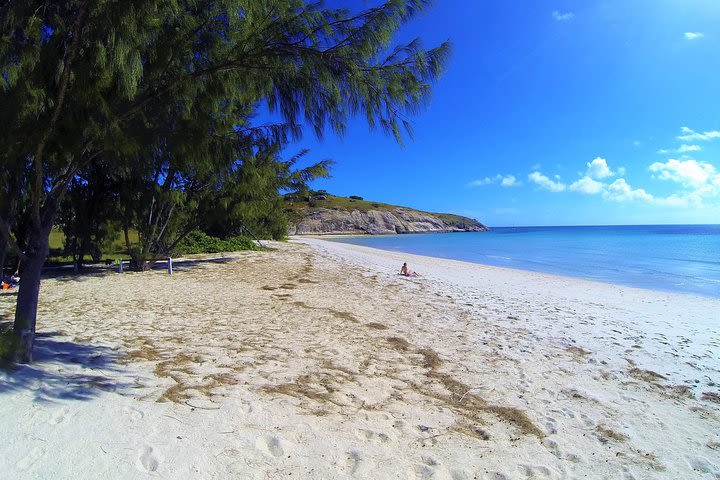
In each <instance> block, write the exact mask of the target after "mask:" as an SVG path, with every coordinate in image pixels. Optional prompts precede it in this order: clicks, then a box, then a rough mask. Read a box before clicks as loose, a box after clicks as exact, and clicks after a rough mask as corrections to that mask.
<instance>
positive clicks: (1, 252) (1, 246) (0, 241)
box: [0, 235, 8, 281]
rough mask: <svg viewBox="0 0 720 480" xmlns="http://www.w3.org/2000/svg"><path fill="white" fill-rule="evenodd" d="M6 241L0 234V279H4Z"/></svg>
mask: <svg viewBox="0 0 720 480" xmlns="http://www.w3.org/2000/svg"><path fill="white" fill-rule="evenodd" d="M7 250H8V241H7V240H6V239H5V237H3V236H2V235H0V281H3V280H5V260H7Z"/></svg>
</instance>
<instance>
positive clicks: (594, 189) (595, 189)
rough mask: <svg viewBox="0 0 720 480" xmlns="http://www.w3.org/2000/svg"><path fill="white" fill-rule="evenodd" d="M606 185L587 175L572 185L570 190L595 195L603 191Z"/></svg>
mask: <svg viewBox="0 0 720 480" xmlns="http://www.w3.org/2000/svg"><path fill="white" fill-rule="evenodd" d="M604 187H605V185H604V184H603V183H601V182H598V181H596V180H593V179H592V178H590V177H589V176H587V175H585V176H584V177H582V178H581V179H580V180H577V181H576V182H574V183H572V184H571V185H570V187H569V188H570V190H572V191H573V192H579V193H584V194H586V195H594V194H596V193H600V192H602V191H603V188H604Z"/></svg>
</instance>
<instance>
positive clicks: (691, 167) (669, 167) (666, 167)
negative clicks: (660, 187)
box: [650, 158, 715, 188]
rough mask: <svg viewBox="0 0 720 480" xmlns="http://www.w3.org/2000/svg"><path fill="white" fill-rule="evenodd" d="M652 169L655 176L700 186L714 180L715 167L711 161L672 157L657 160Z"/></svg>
mask: <svg viewBox="0 0 720 480" xmlns="http://www.w3.org/2000/svg"><path fill="white" fill-rule="evenodd" d="M650 171H651V172H653V173H655V174H656V175H654V176H655V178H659V179H660V180H670V181H673V182H677V183H680V184H682V185H685V186H691V187H695V188H697V187H699V186H701V185H705V184H707V183H708V181H709V180H712V179H713V177H714V175H715V167H713V166H712V165H710V164H709V163H700V162H698V161H697V160H685V161H683V160H676V159H674V158H671V159H670V160H668V161H667V162H665V163H661V162H655V163H653V164H652V165H650Z"/></svg>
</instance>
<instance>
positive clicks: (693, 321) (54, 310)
mask: <svg viewBox="0 0 720 480" xmlns="http://www.w3.org/2000/svg"><path fill="white" fill-rule="evenodd" d="M272 247H273V248H274V250H272V251H263V252H241V253H235V254H228V255H226V256H225V258H221V259H217V260H208V259H206V260H202V259H196V261H194V262H176V265H175V273H174V274H173V275H172V276H170V275H168V274H167V273H165V272H164V270H157V271H152V272H148V273H143V274H138V273H123V274H118V273H115V272H113V271H111V270H108V271H107V272H98V273H94V274H88V275H83V276H77V277H55V278H48V279H46V280H44V281H43V284H42V292H41V304H40V311H39V315H38V319H39V320H38V331H39V336H38V340H37V344H36V356H37V359H38V360H37V361H36V362H35V363H33V364H32V365H28V366H19V367H17V368H16V369H15V370H13V371H10V372H8V371H0V432H2V437H3V441H2V445H1V446H0V479H50V478H52V479H96V478H103V479H115V478H118V479H120V478H123V479H125V478H162V479H190V478H218V479H227V478H243V479H245V478H249V479H267V478H307V479H336V478H340V479H343V478H363V479H386V478H403V479H404V478H437V479H458V480H459V479H525V478H536V479H537V478H540V479H542V478H549V479H554V478H599V479H603V478H608V479H616V478H622V479H656V478H657V479H692V478H698V479H720V300H718V299H712V298H702V297H694V296H689V295H680V294H672V293H662V292H654V291H649V290H641V289H636V288H630V287H623V286H615V285H609V284H603V283H596V282H589V281H584V280H579V279H574V278H567V277H559V276H553V275H546V274H539V273H532V272H525V271H517V270H510V269H503V268H496V267H488V266H483V265H476V264H470V263H463V262H458V261H453V260H444V259H437V258H429V257H420V256H413V255H407V254H400V253H393V252H384V251H379V250H373V249H369V248H364V247H358V246H352V245H347V244H340V243H334V242H329V241H325V240H320V239H310V238H303V239H294V240H292V241H290V242H287V243H272ZM403 261H407V262H408V263H409V265H410V267H411V268H412V269H413V270H416V271H418V272H419V273H420V274H421V276H420V277H418V278H405V277H401V276H399V275H398V274H397V272H398V271H399V268H400V265H401V264H402V262H403ZM14 300H15V297H14V296H13V294H12V293H9V294H8V293H3V294H2V296H0V316H2V317H4V318H6V319H8V318H9V317H10V315H11V312H12V309H13V304H14Z"/></svg>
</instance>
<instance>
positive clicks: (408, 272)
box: [400, 262, 418, 277]
mask: <svg viewBox="0 0 720 480" xmlns="http://www.w3.org/2000/svg"><path fill="white" fill-rule="evenodd" d="M400 275H404V276H406V277H417V276H418V274H417V273H416V272H413V271H412V270H410V269H408V266H407V262H406V263H403V266H402V267H401V268H400Z"/></svg>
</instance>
